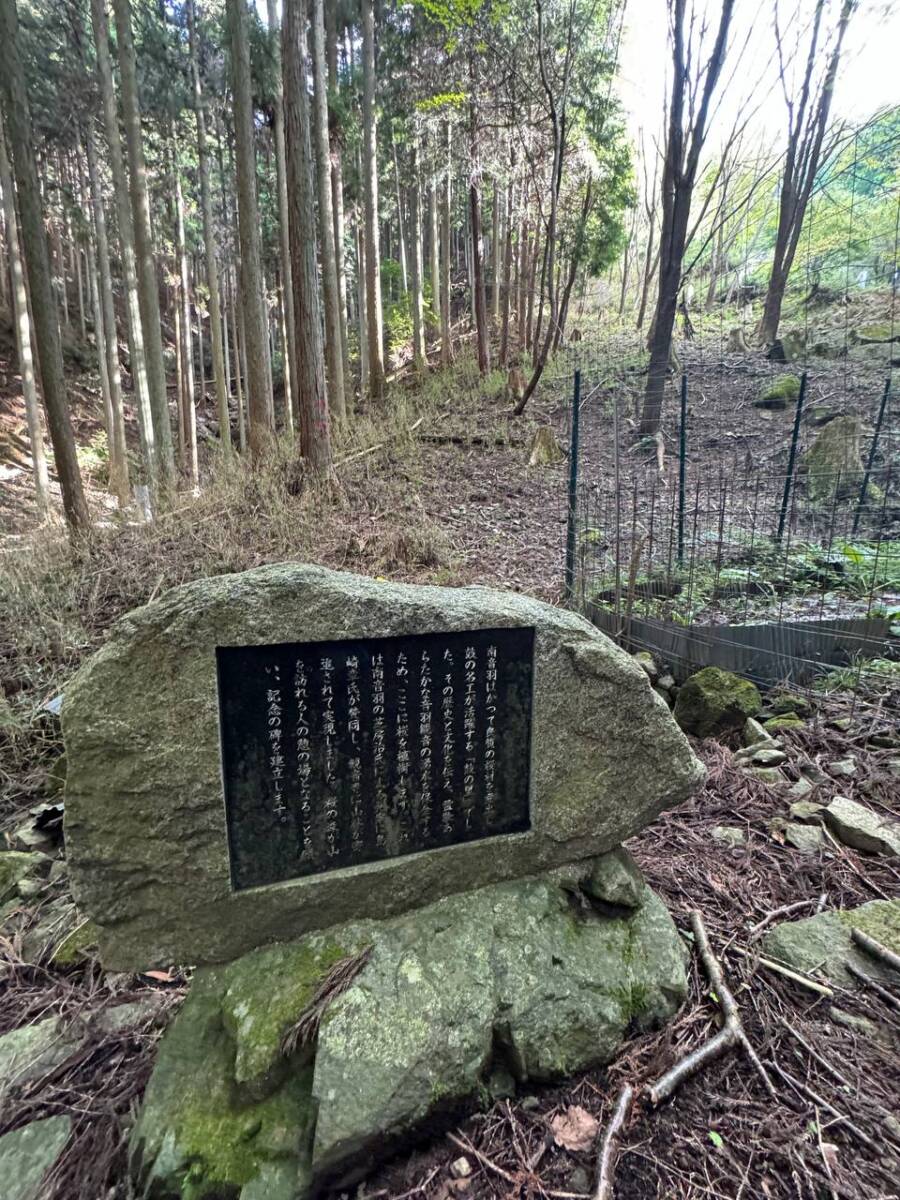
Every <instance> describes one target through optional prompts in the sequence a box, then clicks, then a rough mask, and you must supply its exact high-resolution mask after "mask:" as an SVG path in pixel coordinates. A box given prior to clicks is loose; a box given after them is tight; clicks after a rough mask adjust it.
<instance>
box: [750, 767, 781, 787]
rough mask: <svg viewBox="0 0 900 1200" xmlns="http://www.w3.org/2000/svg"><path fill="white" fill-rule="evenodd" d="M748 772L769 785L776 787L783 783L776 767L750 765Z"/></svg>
mask: <svg viewBox="0 0 900 1200" xmlns="http://www.w3.org/2000/svg"><path fill="white" fill-rule="evenodd" d="M750 774H751V775H754V776H755V777H756V778H757V779H758V780H759V781H760V782H761V783H765V784H767V785H768V786H769V787H777V786H778V785H779V784H780V783H784V776H783V775H782V773H781V772H780V771H779V770H778V768H777V767H751V768H750Z"/></svg>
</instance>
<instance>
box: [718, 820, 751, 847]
mask: <svg viewBox="0 0 900 1200" xmlns="http://www.w3.org/2000/svg"><path fill="white" fill-rule="evenodd" d="M709 835H710V837H711V838H712V839H713V841H715V842H720V843H721V844H722V845H723V846H728V847H729V848H730V849H732V850H737V849H738V847H739V846H744V845H746V843H747V834H746V833H745V832H744V830H743V829H741V828H740V826H739V825H714V826H713V827H712V829H711V830H710V831H709Z"/></svg>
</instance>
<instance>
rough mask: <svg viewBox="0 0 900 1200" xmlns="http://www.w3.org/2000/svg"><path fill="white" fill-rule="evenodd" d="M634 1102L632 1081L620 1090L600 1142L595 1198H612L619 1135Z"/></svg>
mask: <svg viewBox="0 0 900 1200" xmlns="http://www.w3.org/2000/svg"><path fill="white" fill-rule="evenodd" d="M633 1102H634V1088H633V1087H632V1086H631V1084H630V1083H626V1084H625V1086H624V1087H623V1088H622V1090H621V1092H619V1100H618V1103H617V1104H616V1108H615V1111H614V1113H613V1115H612V1120H611V1121H610V1123H609V1125H608V1126H607V1127H606V1132H605V1133H604V1135H603V1141H602V1142H601V1143H600V1153H599V1155H598V1156H597V1182H596V1184H595V1186H594V1197H593V1200H612V1197H613V1178H614V1175H615V1170H616V1159H617V1158H618V1156H619V1137H620V1135H621V1133H622V1130H623V1128H624V1127H625V1122H626V1121H627V1120H628V1114H629V1113H630V1112H631V1105H632V1103H633Z"/></svg>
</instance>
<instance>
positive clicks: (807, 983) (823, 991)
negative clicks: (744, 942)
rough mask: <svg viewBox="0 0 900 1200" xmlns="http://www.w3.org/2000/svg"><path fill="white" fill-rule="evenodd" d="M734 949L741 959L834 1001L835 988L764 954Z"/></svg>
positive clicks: (733, 947)
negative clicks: (750, 961) (753, 962)
mask: <svg viewBox="0 0 900 1200" xmlns="http://www.w3.org/2000/svg"><path fill="white" fill-rule="evenodd" d="M732 949H733V950H734V952H735V954H739V955H740V956H741V958H749V959H752V960H754V961H755V962H757V963H759V965H760V966H761V967H765V968H766V970H768V971H774V972H775V974H776V975H782V976H784V978H785V979H790V980H791V982H792V983H799V984H800V985H801V987H805V988H809V990H810V991H811V992H818V994H819V995H820V996H827V997H828V999H829V1000H833V999H834V988H830V987H828V985H827V984H824V983H819V981H818V980H817V979H812V978H811V977H810V976H809V975H804V974H802V973H801V972H800V971H794V970H792V969H791V968H790V967H786V966H784V964H783V963H780V962H776V961H775V960H774V959H771V958H765V957H764V956H763V955H762V954H752V953H751V952H750V951H749V950H744V949H742V948H741V947H740V946H732Z"/></svg>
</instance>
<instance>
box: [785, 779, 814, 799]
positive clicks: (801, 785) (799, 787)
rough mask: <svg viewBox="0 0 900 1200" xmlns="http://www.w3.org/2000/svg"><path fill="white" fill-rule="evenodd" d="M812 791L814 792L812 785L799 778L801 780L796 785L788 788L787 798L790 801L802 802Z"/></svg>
mask: <svg viewBox="0 0 900 1200" xmlns="http://www.w3.org/2000/svg"><path fill="white" fill-rule="evenodd" d="M813 791H815V788H814V787H813V785H812V784H811V783H810V782H809V780H808V779H804V778H803V777H802V776H801V778H800V779H798V780H797V782H796V783H792V784H791V786H790V787H789V788H788V796H789V797H790V798H791V799H792V800H800V801H802V800H803V797H804V796H808V795H810V793H811V792H813Z"/></svg>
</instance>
